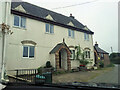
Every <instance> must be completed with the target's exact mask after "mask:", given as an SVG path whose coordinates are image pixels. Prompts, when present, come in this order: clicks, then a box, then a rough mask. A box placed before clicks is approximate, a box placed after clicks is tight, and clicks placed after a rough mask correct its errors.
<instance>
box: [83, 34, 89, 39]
mask: <svg viewBox="0 0 120 90" xmlns="http://www.w3.org/2000/svg"><path fill="white" fill-rule="evenodd" d="M84 40H87V41H89V34H87V33H84Z"/></svg>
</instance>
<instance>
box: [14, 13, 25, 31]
mask: <svg viewBox="0 0 120 90" xmlns="http://www.w3.org/2000/svg"><path fill="white" fill-rule="evenodd" d="M15 16H17V17H19V26H16V25H15ZM22 18H24V19H25V25H24V26H25V27H22V26H23V25H22ZM13 26H14V27H17V28H22V29H26V17H23V16H19V15H13Z"/></svg>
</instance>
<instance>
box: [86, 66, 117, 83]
mask: <svg viewBox="0 0 120 90" xmlns="http://www.w3.org/2000/svg"><path fill="white" fill-rule="evenodd" d="M88 82H95V83H111V84H118V65H115V67H114V69H113V70H111V71H109V72H105V73H103V74H101V75H99V76H97V77H95V78H94V79H91V80H89V81H88Z"/></svg>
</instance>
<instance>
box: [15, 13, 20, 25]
mask: <svg viewBox="0 0 120 90" xmlns="http://www.w3.org/2000/svg"><path fill="white" fill-rule="evenodd" d="M14 26H19V16H16V15H15V16H14Z"/></svg>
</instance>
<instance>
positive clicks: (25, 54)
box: [23, 46, 28, 57]
mask: <svg viewBox="0 0 120 90" xmlns="http://www.w3.org/2000/svg"><path fill="white" fill-rule="evenodd" d="M23 57H28V47H26V46H24V47H23Z"/></svg>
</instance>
